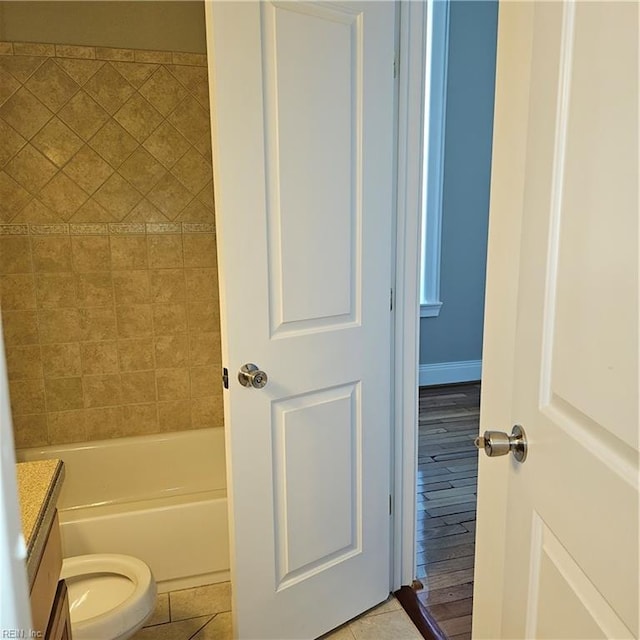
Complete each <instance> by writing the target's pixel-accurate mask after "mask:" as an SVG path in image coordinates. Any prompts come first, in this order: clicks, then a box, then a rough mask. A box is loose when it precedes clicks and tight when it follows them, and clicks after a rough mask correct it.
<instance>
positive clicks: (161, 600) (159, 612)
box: [144, 593, 170, 627]
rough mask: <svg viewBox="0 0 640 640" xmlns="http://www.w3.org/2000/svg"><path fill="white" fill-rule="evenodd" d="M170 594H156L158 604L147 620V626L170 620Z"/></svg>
mask: <svg viewBox="0 0 640 640" xmlns="http://www.w3.org/2000/svg"><path fill="white" fill-rule="evenodd" d="M169 619H170V618H169V594H168V593H159V594H158V595H157V596H156V606H155V607H154V609H153V613H152V614H151V617H150V618H149V619H148V620H147V621H146V622H145V625H144V626H145V627H153V626H154V625H156V624H164V623H165V622H169Z"/></svg>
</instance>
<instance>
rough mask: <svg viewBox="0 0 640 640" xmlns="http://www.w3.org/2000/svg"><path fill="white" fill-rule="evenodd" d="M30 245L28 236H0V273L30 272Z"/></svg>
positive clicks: (31, 269)
mask: <svg viewBox="0 0 640 640" xmlns="http://www.w3.org/2000/svg"><path fill="white" fill-rule="evenodd" d="M32 271H33V267H32V266H31V247H30V245H29V237H28V236H0V273H2V275H5V274H8V273H30V272H32Z"/></svg>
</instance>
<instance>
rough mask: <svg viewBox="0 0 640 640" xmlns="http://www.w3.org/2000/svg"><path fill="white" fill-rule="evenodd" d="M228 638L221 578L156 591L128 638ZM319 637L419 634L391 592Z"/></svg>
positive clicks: (388, 638) (390, 639) (407, 639)
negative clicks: (142, 622)
mask: <svg viewBox="0 0 640 640" xmlns="http://www.w3.org/2000/svg"><path fill="white" fill-rule="evenodd" d="M231 638H232V633H231V584H230V583H229V582H223V583H221V584H212V585H207V586H204V587H195V588H193V589H183V590H181V591H172V592H171V593H162V594H160V595H159V596H158V600H157V604H156V608H155V611H154V613H153V615H152V617H151V618H150V619H149V621H148V622H147V626H145V627H144V628H143V629H141V630H140V631H138V633H137V634H136V635H135V636H134V637H133V638H132V640H231ZM256 640H259V639H256ZM321 640H422V636H421V635H420V633H419V632H418V630H417V629H416V627H415V626H414V625H413V623H412V622H411V620H410V619H409V616H408V615H407V614H406V613H405V611H404V609H403V608H402V607H401V606H400V603H399V602H398V601H397V600H396V599H395V598H394V597H393V596H392V597H390V598H389V599H388V600H387V601H386V602H383V603H382V604H380V605H378V606H377V607H374V608H373V609H370V610H369V611H367V612H365V613H363V614H362V615H361V616H358V617H357V618H354V619H353V620H351V621H350V622H348V623H347V624H344V625H342V626H341V627H339V628H338V629H335V630H334V631H331V632H330V633H328V634H326V635H324V636H322V639H321Z"/></svg>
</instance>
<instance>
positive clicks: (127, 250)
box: [110, 235, 148, 269]
mask: <svg viewBox="0 0 640 640" xmlns="http://www.w3.org/2000/svg"><path fill="white" fill-rule="evenodd" d="M110 243H111V267H112V269H146V268H147V266H148V262H147V240H146V237H145V236H113V235H112V236H111V238H110Z"/></svg>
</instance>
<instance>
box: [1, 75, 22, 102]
mask: <svg viewBox="0 0 640 640" xmlns="http://www.w3.org/2000/svg"><path fill="white" fill-rule="evenodd" d="M20 86H21V85H20V83H19V82H18V81H17V80H16V79H15V78H14V77H13V76H12V75H11V74H10V73H8V72H7V71H5V70H4V69H2V67H0V104H2V103H3V102H5V101H6V100H8V99H9V98H10V97H11V96H12V95H13V94H14V93H15V92H16V91H17V90H18V89H19V88H20Z"/></svg>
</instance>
